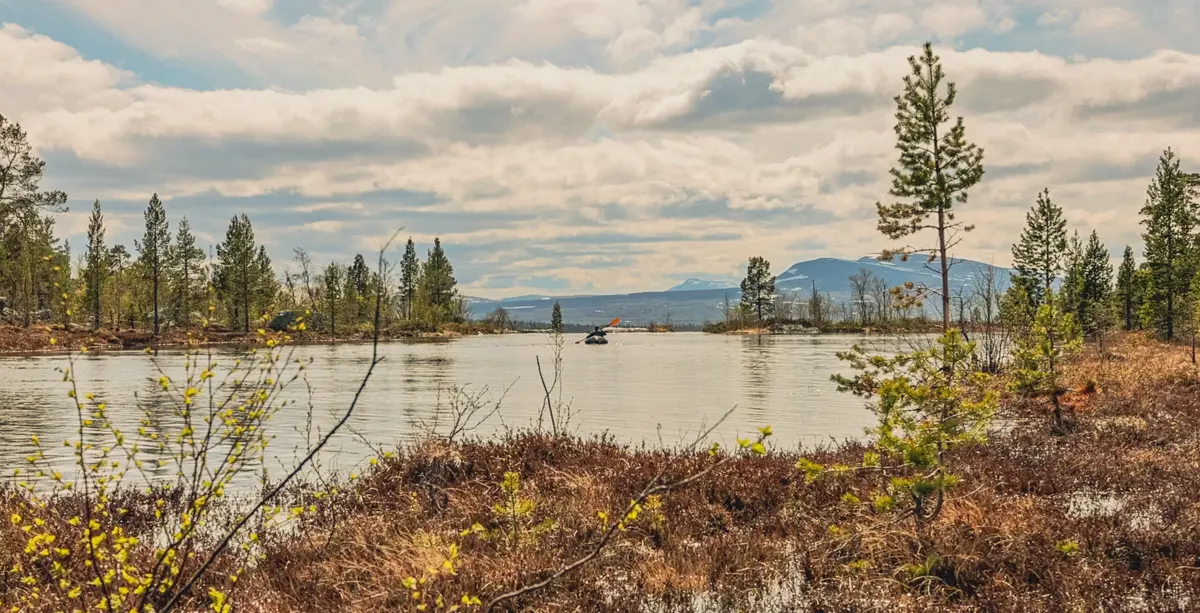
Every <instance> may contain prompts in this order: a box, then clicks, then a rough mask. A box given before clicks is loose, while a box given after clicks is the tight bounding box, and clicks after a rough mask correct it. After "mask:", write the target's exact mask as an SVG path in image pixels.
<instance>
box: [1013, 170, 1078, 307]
mask: <svg viewBox="0 0 1200 613" xmlns="http://www.w3.org/2000/svg"><path fill="white" fill-rule="evenodd" d="M1066 251H1067V221H1066V219H1064V218H1063V211H1062V207H1060V206H1058V205H1057V204H1054V201H1052V200H1051V199H1050V190H1049V188H1047V189H1044V190H1042V193H1040V194H1038V197H1037V204H1035V205H1034V206H1033V207H1032V208H1031V209H1029V212H1028V213H1026V214H1025V229H1024V230H1022V231H1021V241H1020V242H1019V243H1017V244H1015V245H1013V248H1012V256H1013V270H1014V271H1015V272H1016V274H1015V275H1013V284H1014V285H1020V286H1021V287H1022V288H1023V289H1024V290H1025V293H1026V294H1027V295H1028V296H1029V299H1030V300H1031V304H1032V305H1033V306H1035V307H1036V306H1037V305H1040V304H1042V302H1043V301H1044V299H1045V297H1046V296H1048V295H1049V294H1050V290H1051V286H1052V284H1053V283H1054V280H1055V279H1057V278H1058V275H1059V274H1060V273H1061V272H1062V270H1063V258H1064V255H1065V253H1066Z"/></svg>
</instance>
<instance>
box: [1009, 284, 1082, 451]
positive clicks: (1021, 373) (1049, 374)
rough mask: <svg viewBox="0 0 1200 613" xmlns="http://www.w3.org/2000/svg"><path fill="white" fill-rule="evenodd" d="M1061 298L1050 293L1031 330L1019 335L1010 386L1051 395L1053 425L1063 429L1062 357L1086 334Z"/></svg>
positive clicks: (1042, 395)
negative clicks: (1061, 397)
mask: <svg viewBox="0 0 1200 613" xmlns="http://www.w3.org/2000/svg"><path fill="white" fill-rule="evenodd" d="M1060 303H1061V301H1060V300H1058V299H1056V297H1055V296H1053V295H1050V296H1048V297H1047V300H1046V302H1045V303H1044V304H1042V306H1040V307H1038V310H1037V314H1036V315H1035V316H1034V319H1033V324H1032V326H1031V327H1030V330H1029V333H1028V334H1025V335H1022V336H1020V337H1019V338H1018V339H1017V343H1016V346H1015V347H1014V349H1013V365H1014V369H1013V380H1012V383H1011V384H1010V385H1011V388H1012V389H1013V390H1014V391H1016V392H1019V393H1023V394H1025V395H1028V396H1032V397H1048V398H1049V399H1050V401H1051V402H1052V403H1053V405H1054V428H1055V430H1056V431H1063V429H1064V428H1065V426H1066V423H1065V422H1064V420H1063V414H1062V407H1061V406H1059V402H1058V398H1059V396H1060V395H1062V392H1063V391H1064V390H1063V389H1062V388H1061V386H1060V385H1059V369H1060V368H1061V365H1062V361H1063V359H1064V358H1065V357H1066V356H1067V355H1068V354H1070V353H1073V352H1075V351H1077V350H1078V349H1079V347H1080V346H1081V345H1082V343H1083V335H1082V333H1081V331H1080V328H1079V324H1078V322H1077V321H1076V320H1075V315H1074V314H1072V313H1069V312H1066V311H1064V310H1063V308H1062V305H1061V304H1060Z"/></svg>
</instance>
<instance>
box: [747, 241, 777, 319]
mask: <svg viewBox="0 0 1200 613" xmlns="http://www.w3.org/2000/svg"><path fill="white" fill-rule="evenodd" d="M741 289H742V305H743V307H744V308H746V309H747V310H749V311H750V312H752V313H754V314H755V317H757V319H758V323H760V324H761V323H762V322H763V321H764V319H763V317H764V316H767V317H769V316H770V315H771V309H772V307H774V305H775V277H773V276H771V263H770V262H768V261H767V260H766V259H765V258H763V257H761V256H757V255H756V256H754V257H751V258H750V263H749V264H747V265H746V278H745V279H742V287H741Z"/></svg>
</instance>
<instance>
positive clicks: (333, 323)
mask: <svg viewBox="0 0 1200 613" xmlns="http://www.w3.org/2000/svg"><path fill="white" fill-rule="evenodd" d="M343 277H345V275H344V274H343V273H342V266H341V265H340V264H338V263H337V262H330V263H329V266H326V267H325V274H324V275H323V276H322V280H323V281H324V283H325V310H326V311H327V312H328V313H329V335H330V336H337V314H338V305H339V304H341V302H342V286H343V283H344V281H343Z"/></svg>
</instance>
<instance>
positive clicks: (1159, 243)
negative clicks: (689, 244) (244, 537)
mask: <svg viewBox="0 0 1200 613" xmlns="http://www.w3.org/2000/svg"><path fill="white" fill-rule="evenodd" d="M1146 193H1147V196H1146V200H1145V203H1144V204H1143V205H1142V207H1141V208H1140V210H1139V213H1138V214H1139V223H1140V224H1141V225H1142V226H1143V227H1144V228H1145V230H1144V232H1143V234H1142V237H1143V239H1144V241H1145V246H1144V248H1143V252H1142V260H1141V261H1140V262H1139V261H1137V259H1136V258H1135V256H1134V250H1133V247H1132V246H1130V245H1125V249H1124V254H1123V258H1122V261H1121V264H1120V265H1119V267H1117V268H1115V269H1114V267H1113V264H1112V258H1111V255H1110V252H1109V249H1108V247H1107V246H1105V244H1104V242H1103V241H1101V239H1100V237H1099V235H1098V234H1097V232H1096V231H1095V230H1092V231H1091V233H1090V234H1089V235H1088V237H1087V239H1086V240H1084V239H1083V238H1082V237H1081V236H1080V234H1079V231H1078V230H1077V229H1076V230H1073V231H1072V232H1071V233H1070V234H1068V231H1067V223H1066V218H1065V216H1064V214H1063V209H1062V207H1061V206H1060V205H1059V204H1057V203H1056V202H1054V200H1053V199H1052V198H1051V195H1050V189H1049V188H1044V189H1043V190H1042V191H1041V192H1039V193H1038V194H1037V195H1036V199H1035V202H1034V204H1033V205H1032V206H1031V208H1030V210H1029V211H1028V212H1027V213H1026V216H1025V228H1024V229H1023V230H1022V233H1021V236H1020V238H1019V240H1018V241H1017V242H1016V243H1015V244H1014V245H1013V246H1012V259H1013V266H1012V276H1011V282H1007V283H1006V282H1004V281H1003V280H1002V279H1001V278H1000V274H999V273H998V271H997V270H996V269H995V268H994V267H992V266H977V267H976V268H975V270H972V271H971V278H972V281H971V282H970V283H968V284H965V285H963V286H960V287H957V288H955V289H953V290H951V291H949V292H948V293H947V294H946V298H947V300H945V301H944V305H945V307H947V308H948V309H949V316H948V319H949V320H950V321H952V322H953V323H954V324H955V325H957V326H958V327H959V329H970V328H979V327H981V326H989V325H995V326H1001V325H1008V326H1010V327H1011V326H1020V325H1021V322H1028V321H1032V319H1033V317H1034V314H1035V312H1036V310H1037V308H1038V307H1039V306H1041V305H1043V304H1046V303H1047V302H1048V301H1049V300H1050V297H1051V296H1057V298H1056V299H1055V303H1056V308H1057V309H1059V310H1061V311H1062V312H1063V313H1069V314H1071V315H1072V318H1073V319H1074V321H1075V322H1076V323H1077V324H1078V325H1080V326H1081V327H1082V331H1083V332H1084V333H1085V334H1086V335H1087V336H1088V337H1089V338H1093V339H1102V337H1103V335H1104V334H1105V333H1106V332H1110V331H1112V330H1114V329H1116V328H1121V329H1124V330H1126V331H1133V330H1152V331H1154V332H1155V333H1157V334H1159V335H1160V336H1161V337H1162V338H1164V339H1168V340H1171V339H1176V338H1179V337H1181V336H1182V337H1184V338H1186V339H1187V340H1191V341H1194V340H1195V339H1196V337H1197V336H1198V335H1200V231H1198V230H1200V208H1198V206H1197V194H1198V193H1200V174H1197V173H1189V172H1185V171H1184V170H1183V169H1182V168H1181V163H1180V159H1179V157H1178V156H1177V155H1176V154H1175V152H1174V151H1172V150H1171V149H1169V148H1168V149H1167V150H1166V151H1164V152H1163V153H1162V155H1161V157H1160V158H1159V162H1158V169H1157V171H1156V172H1155V176H1154V178H1153V179H1152V180H1151V183H1150V185H1149V187H1148V188H1147V190H1146ZM883 255H884V257H885V258H891V257H896V254H894V253H886V252H885V253H884V254H883ZM901 257H919V258H922V259H925V260H927V262H926V263H927V264H928V265H929V266H930V267H931V268H932V269H934V270H935V271H936V270H937V268H938V264H939V263H940V259H939V256H938V255H937V254H929V255H913V254H909V255H908V256H901ZM948 261H949V262H950V264H949V266H948V267H947V272H948V271H949V269H950V268H953V267H954V266H956V265H962V264H961V263H960V262H956V261H955V260H954V259H953V258H950V259H949V260H948ZM770 267H771V264H770V262H768V261H767V260H766V259H765V258H762V257H760V256H755V257H751V258H750V261H749V263H748V264H747V267H746V276H745V278H744V279H743V280H742V283H741V298H740V300H739V302H738V303H736V304H734V305H727V306H726V308H725V319H724V321H723V322H721V323H720V324H719V325H716V326H711V327H710V328H709V329H710V330H713V331H721V330H735V329H742V328H749V327H760V328H769V327H781V326H788V325H792V324H799V325H805V326H814V327H818V328H829V327H835V326H838V325H846V324H853V325H858V326H863V327H877V328H922V327H927V326H928V325H929V323H930V322H929V318H928V314H927V311H926V309H925V307H926V302H928V300H929V299H930V298H931V297H935V296H940V295H941V293H942V290H940V289H938V288H927V287H919V286H916V285H915V284H908V285H906V286H904V287H889V285H888V284H887V282H886V281H885V280H884V279H883V278H881V277H879V276H878V275H875V274H874V273H873V272H872V271H871V270H870V269H868V268H865V267H864V268H860V269H859V271H858V272H857V273H855V274H853V275H850V276H849V278H848V280H849V282H850V296H849V297H848V299H846V300H841V301H838V300H835V299H834V298H833V297H832V296H831V295H830V294H829V293H827V292H826V293H822V292H821V291H819V288H817V286H816V285H815V284H814V285H813V287H812V291H811V292H780V291H777V290H776V287H775V277H774V276H772V275H771V272H770ZM947 287H949V285H948V284H947ZM940 306H942V305H935V310H940V309H939V308H938V307H940Z"/></svg>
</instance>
